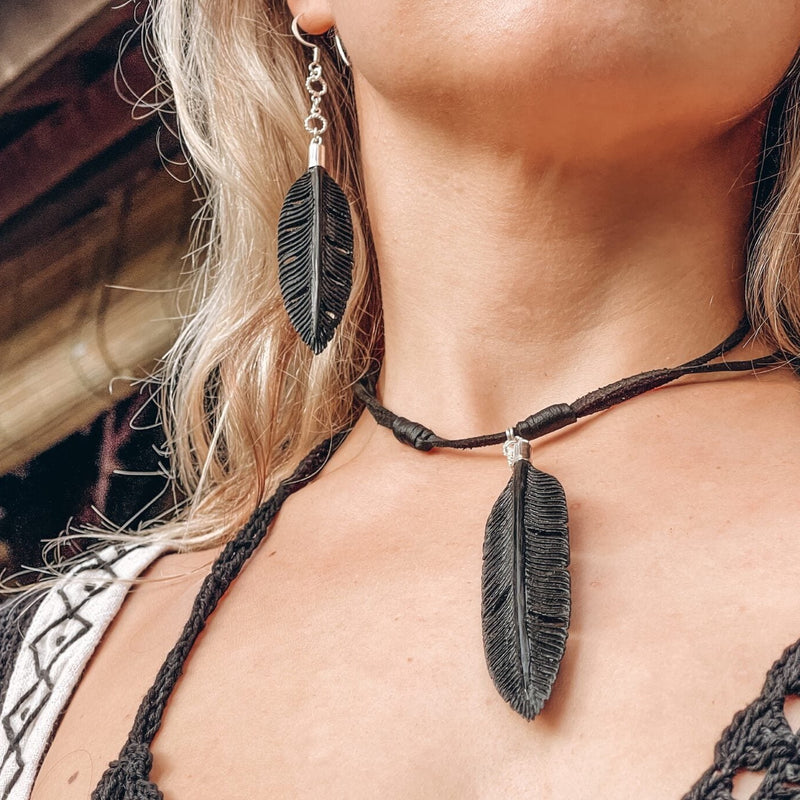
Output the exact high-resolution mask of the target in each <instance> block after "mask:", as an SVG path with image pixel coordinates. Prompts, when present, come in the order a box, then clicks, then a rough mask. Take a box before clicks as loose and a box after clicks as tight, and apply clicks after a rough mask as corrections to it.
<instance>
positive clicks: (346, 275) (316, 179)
mask: <svg viewBox="0 0 800 800" xmlns="http://www.w3.org/2000/svg"><path fill="white" fill-rule="evenodd" d="M297 20H298V17H295V18H294V19H293V20H292V33H293V34H294V35H295V37H296V38H297V39H298V41H300V42H301V43H302V44H303V45H305V46H306V47H310V48H312V50H313V56H312V59H311V63H310V64H309V65H308V77H307V78H306V89H307V90H308V93H309V95H310V97H311V110H310V111H309V114H308V116H307V117H306V120H305V129H306V130H307V131H308V132H309V133H310V134H311V142H310V144H309V148H308V170H306V172H304V173H303V175H301V176H300V178H298V179H297V181H295V183H294V184H293V185H292V187H291V188H290V189H289V191H288V192H287V194H286V199H285V200H284V201H283V207H282V208H281V213H280V217H279V219H278V280H279V282H280V287H281V294H282V296H283V303H284V305H285V307H286V311H287V313H288V315H289V319H290V321H291V323H292V325H293V326H294V328H295V330H296V331H297V333H298V334H299V336H300V338H301V339H302V340H303V341H304V342H305V343H306V344H307V345H308V346H309V347H310V348H311V349H312V350H313V351H314V353H315V354H317V353H321V352H322V351H323V350H324V349H325V348H326V347H327V345H328V343H329V342H330V340H331V339H332V338H333V334H334V331H335V330H336V328H337V327H338V325H339V323H340V322H341V321H342V317H343V316H344V312H345V308H346V307H347V300H348V298H349V296H350V290H351V288H352V285H353V223H352V220H351V218H350V206H349V203H348V202H347V197H346V196H345V194H344V192H343V191H342V188H341V187H340V186H339V184H338V183H336V181H335V180H334V179H333V178H332V177H331V176H330V175H329V174H328V173H327V172H326V170H325V147H324V146H323V144H322V134H323V133H325V131H326V130H327V129H328V121H327V120H326V119H325V117H324V116H323V115H322V113H321V112H320V108H319V107H320V101H321V99H322V96H323V95H324V94H326V93H327V91H328V87H327V84H326V83H325V81H324V79H323V77H322V64H321V63H320V60H319V59H320V50H319V47H317V46H316V45H314V44H312V43H311V42H308V41H306V40H305V39H304V38H303V37H302V36H301V35H300V30H299V28H298V24H297ZM337 46H338V47H339V52H340V53H341V55H342V58H343V60H344V61H345V63H347V64H348V65H349V62H347V60H346V57H345V55H344V51H343V48H342V47H341V44H340V42H339V41H338V37H337Z"/></svg>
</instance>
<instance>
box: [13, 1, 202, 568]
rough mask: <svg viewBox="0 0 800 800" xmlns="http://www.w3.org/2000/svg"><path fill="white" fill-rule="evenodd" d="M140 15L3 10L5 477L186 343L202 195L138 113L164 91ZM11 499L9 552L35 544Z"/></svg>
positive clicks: (44, 6)
mask: <svg viewBox="0 0 800 800" xmlns="http://www.w3.org/2000/svg"><path fill="white" fill-rule="evenodd" d="M141 11H142V5H141V3H140V4H138V12H139V13H141ZM136 12H137V4H136V3H127V4H124V5H122V6H121V7H116V8H115V7H113V6H112V5H110V4H109V3H107V2H98V0H2V2H0V476H14V475H16V476H17V477H19V475H20V474H22V473H26V474H27V473H30V472H31V468H30V465H31V463H32V459H36V458H37V457H39V458H41V457H42V454H45V453H47V452H48V451H49V450H50V449H51V448H53V447H54V446H55V445H57V443H59V442H62V440H64V439H65V437H69V436H70V435H71V434H75V433H76V432H80V431H83V432H85V431H86V430H88V427H89V426H91V425H92V424H93V422H94V421H95V420H96V419H97V418H98V415H100V414H102V413H104V412H108V411H109V410H112V409H114V407H115V406H117V404H118V403H120V402H121V401H123V400H124V399H125V398H127V397H128V396H129V395H131V394H132V392H134V391H135V385H134V381H135V379H137V378H141V377H142V376H144V375H146V374H147V373H148V372H149V371H150V370H151V369H152V368H153V366H154V364H155V362H156V360H157V359H158V357H159V356H161V355H162V354H163V353H164V352H165V351H166V349H167V348H168V347H169V345H170V343H171V342H172V340H173V338H174V336H175V334H176V331H177V322H176V317H177V315H178V312H179V310H180V308H181V297H180V294H179V292H177V291H176V288H175V287H176V286H177V284H178V281H179V278H180V273H181V270H182V268H183V261H182V256H183V254H184V252H185V250H186V242H187V230H188V220H189V218H190V216H191V213H192V211H193V208H194V199H193V198H194V196H193V193H192V191H191V189H190V188H189V187H188V185H187V184H186V183H181V182H180V181H178V180H175V178H173V177H172V176H171V175H169V174H168V173H167V171H166V170H165V169H164V166H163V161H164V160H165V159H166V160H167V161H169V162H177V164H176V165H174V166H172V167H171V171H172V172H174V173H176V174H177V175H178V176H179V177H182V178H184V179H185V177H186V170H185V169H182V168H181V166H180V161H181V157H180V151H179V147H178V144H177V142H176V141H175V139H174V138H173V137H172V136H171V134H169V132H168V131H167V129H166V128H165V126H164V125H163V124H162V123H161V122H160V120H159V119H158V117H157V116H156V115H153V114H148V113H147V108H145V107H143V106H138V107H137V106H135V105H133V103H134V101H135V99H136V98H137V97H140V96H144V97H145V99H148V100H152V94H151V89H152V86H153V77H152V74H151V73H150V71H149V69H148V67H147V65H146V64H145V62H144V58H143V56H142V52H141V44H140V42H139V39H138V36H136V35H133V36H130V35H129V34H130V33H131V31H132V30H133V29H134V28H135V24H136V23H135V14H136ZM126 41H127V45H126V46H125V47H124V48H123V51H122V53H121V55H120V49H121V46H122V44H123V42H126ZM118 62H119V63H118ZM118 89H119V90H120V91H121V92H122V94H123V95H124V96H125V98H126V99H123V98H122V97H120V91H118ZM130 402H133V401H129V404H130ZM126 408H127V406H126ZM126 413H127V412H126ZM123 416H124V415H123ZM112 460H113V459H112ZM60 469H62V470H63V467H60ZM12 484H13V485H14V486H16V485H17V483H16V482H12V483H11V484H10V483H9V482H8V481H6V482H5V483H3V481H2V478H0V543H2V540H3V538H4V537H5V539H6V543H7V544H8V540H9V539H10V538H13V537H12V535H11V534H9V533H8V532H7V530H9V529H13V530H14V531H15V533H14V536H16V537H17V538H19V537H20V536H21V535H22V534H20V532H19V524H18V522H17V523H15V524H14V525H12V526H11V528H7V530H6V532H5V533H4V531H3V529H2V523H3V521H4V520H5V522H6V524H7V526H9V525H11V523H9V521H8V519H7V517H8V509H9V507H12V506H14V505H15V502H16V501H18V500H19V498H18V497H14V496H11V495H10V494H9V492H10V491H11V490H10V489H9V488H8V486H10V485H12ZM4 487H5V488H4ZM57 489H58V475H57V474H53V475H52V476H51V484H50V485H49V486H48V490H49V491H53V490H57ZM66 505H67V506H68V505H69V503H68V501H67V502H66ZM58 513H60V511H59V512H56V514H58ZM79 513H80V510H77V509H76V510H70V515H73V514H79ZM56 518H57V517H56ZM66 521H67V520H66V519H64V520H63V523H59V524H65V523H66ZM51 524H55V523H51ZM57 532H58V531H57V530H56V531H52V530H41V531H35V530H28V531H26V532H25V535H27V536H28V537H29V538H33V537H36V538H40V537H41V536H43V535H48V536H52V535H55V534H56V533H57ZM10 546H11V547H12V549H13V547H14V546H16V545H15V543H14V542H11V545H10ZM11 560H12V561H13V559H11ZM0 563H3V552H2V551H0Z"/></svg>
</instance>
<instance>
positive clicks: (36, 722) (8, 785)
mask: <svg viewBox="0 0 800 800" xmlns="http://www.w3.org/2000/svg"><path fill="white" fill-rule="evenodd" d="M168 549H170V545H168V544H165V543H161V542H157V543H138V542H136V543H125V544H112V545H109V546H107V547H105V548H103V549H101V550H97V551H95V552H92V553H88V554H87V555H86V557H85V558H84V559H83V560H82V561H81V563H80V564H79V565H78V566H77V567H75V568H73V569H72V571H71V572H70V577H67V578H62V579H61V580H60V581H59V582H58V584H57V585H55V586H53V587H52V588H50V589H49V590H48V591H47V592H46V594H44V596H43V598H42V600H41V602H40V604H39V607H38V608H37V610H36V611H35V613H34V615H33V618H32V620H31V622H30V625H29V627H28V629H27V631H26V632H25V634H24V638H23V640H22V643H21V645H20V648H19V652H18V653H17V657H16V661H15V662H14V664H13V670H12V671H11V675H10V678H9V680H8V687H7V689H6V692H5V696H4V697H3V702H2V711H0V728H1V729H0V756H1V757H2V758H1V760H0V798H2V800H28V798H29V797H30V794H31V791H32V789H33V783H34V781H35V779H36V774H37V772H38V770H39V766H40V765H41V762H42V759H43V758H44V755H45V753H46V752H47V748H48V747H49V746H50V742H51V740H52V737H53V734H54V732H55V726H56V724H57V722H58V721H59V719H60V717H61V713H62V712H63V711H64V709H65V708H66V705H67V703H68V702H69V699H70V697H71V696H72V693H73V691H74V689H75V687H76V686H77V684H78V681H79V680H80V677H81V675H82V674H83V670H84V668H85V667H86V664H87V663H88V661H89V659H90V657H91V655H92V653H93V652H94V650H95V648H96V647H97V645H98V644H99V642H100V639H101V638H102V636H103V633H104V632H105V630H106V628H107V627H108V625H109V623H110V622H111V620H112V619H113V618H114V616H115V614H116V613H117V611H118V610H119V608H120V606H121V605H122V603H123V601H124V599H125V596H126V594H127V592H128V590H129V588H130V585H129V584H127V583H124V582H122V583H114V582H109V579H116V578H122V579H129V578H135V577H136V576H137V575H139V574H140V573H141V572H142V571H143V570H144V569H145V568H146V567H147V566H148V565H149V564H151V563H152V562H153V561H154V560H155V559H156V558H157V557H158V556H160V555H161V554H162V553H164V552H165V551H167V550H168Z"/></svg>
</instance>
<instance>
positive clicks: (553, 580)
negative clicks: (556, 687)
mask: <svg viewBox="0 0 800 800" xmlns="http://www.w3.org/2000/svg"><path fill="white" fill-rule="evenodd" d="M512 469H513V475H512V477H511V479H510V480H509V482H508V484H507V486H506V487H505V489H503V491H502V493H501V494H500V496H499V497H498V498H497V501H496V502H495V504H494V507H493V508H492V511H491V514H490V515H489V519H488V520H487V522H486V536H485V538H484V542H483V574H482V587H481V588H482V619H483V644H484V649H485V651H486V663H487V665H488V667H489V673H490V674H491V676H492V680H493V681H494V684H495V686H496V687H497V690H498V691H499V692H500V694H501V695H502V697H503V699H504V700H506V701H507V702H508V703H510V705H511V707H512V708H513V709H514V710H515V711H516V712H517V713H519V714H521V715H522V716H523V717H525V718H526V719H533V717H535V716H536V715H537V714H538V713H539V712H540V711H541V710H542V708H543V707H544V704H545V701H546V700H547V699H548V697H550V691H551V689H552V687H553V682H554V681H555V679H556V675H557V674H558V668H559V666H560V664H561V659H562V657H563V655H564V648H565V645H566V641H567V629H568V628H569V618H570V605H571V599H570V577H569V572H568V571H567V566H568V565H569V532H568V529H567V501H566V497H565V495H564V489H563V488H562V486H561V484H560V483H559V482H558V480H557V479H556V478H554V477H553V476H552V475H548V474H547V473H546V472H541V471H540V470H538V469H536V468H535V467H534V466H533V465H532V464H531V463H530V461H528V460H527V459H525V458H522V459H520V460H518V461H516V463H514V465H513V467H512Z"/></svg>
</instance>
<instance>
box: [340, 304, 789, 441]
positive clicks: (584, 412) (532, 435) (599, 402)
mask: <svg viewBox="0 0 800 800" xmlns="http://www.w3.org/2000/svg"><path fill="white" fill-rule="evenodd" d="M749 330H750V321H749V319H748V318H747V316H744V317H743V318H742V319H741V321H740V322H739V324H738V326H737V327H736V330H734V331H733V332H732V333H731V334H730V335H729V336H727V337H726V338H725V340H724V341H722V342H720V343H719V344H718V345H717V346H716V347H714V348H712V349H711V350H709V351H708V352H707V353H705V354H703V355H702V356H698V357H697V358H693V359H691V360H690V361H687V362H685V363H684V364H681V365H680V366H677V367H662V368H660V369H653V370H648V371H646V372H640V373H638V374H636V375H631V376H630V377H627V378H622V379H621V380H618V381H615V382H614V383H610V384H608V385H606V386H603V387H601V388H599V389H595V390H594V391H592V392H589V393H588V394H585V395H583V396H582V397H579V398H578V399H577V400H575V401H574V402H572V403H556V404H554V405H550V406H546V407H545V408H543V409H541V410H540V411H537V412H535V413H534V414H531V415H530V416H529V417H526V418H525V419H524V420H522V421H520V422H518V423H517V424H516V425H514V426H513V432H514V433H515V434H516V435H518V436H521V437H522V438H524V439H529V440H530V439H538V438H539V437H541V436H545V435H546V434H548V433H552V432H553V431H557V430H560V429H561V428H564V427H566V426H567V425H571V424H573V423H575V422H577V421H578V420H579V419H580V418H581V417H586V416H589V415H590V414H596V413H597V412H598V411H605V410H606V409H608V408H611V407H612V406H615V405H617V404H619V403H622V402H624V401H625V400H630V399H631V398H633V397H636V396H637V395H640V394H644V393H645V392H648V391H650V390H651V389H656V388H658V387H660V386H664V385H666V384H668V383H671V382H672V381H674V380H677V379H678V378H681V377H683V376H684V375H696V374H702V373H710V372H743V371H745V370H750V369H762V368H764V367H767V366H774V365H776V364H778V363H781V362H788V363H790V364H792V365H793V366H795V365H797V364H798V361H800V359H798V357H796V356H791V355H789V354H788V353H786V352H784V351H783V350H777V351H775V352H774V353H771V354H770V355H767V356H762V357H760V358H755V359H752V360H749V361H722V362H719V363H715V364H710V363H709V362H710V361H712V360H713V359H715V358H718V357H720V356H722V355H724V354H725V353H727V352H728V351H729V350H732V349H733V348H734V347H736V345H737V344H739V343H740V342H741V341H742V340H743V339H744V337H745V336H746V335H747V332H748V331H749ZM376 377H377V376H376V375H375V374H372V375H370V376H367V377H366V378H363V379H362V380H361V381H359V382H358V383H356V384H355V385H354V387H353V391H354V393H355V395H356V397H357V398H358V399H359V400H360V401H361V402H363V403H364V405H365V407H366V408H367V410H368V411H369V412H370V414H372V416H373V418H374V419H375V422H377V423H378V425H381V426H383V427H384V428H389V429H390V430H391V431H392V433H393V434H394V435H395V437H396V438H397V439H398V440H399V441H401V442H403V444H407V445H410V446H411V447H414V448H416V449H417V450H432V449H433V448H434V447H446V448H450V449H454V450H471V449H473V448H477V447H488V446H490V445H497V444H502V443H503V442H504V441H506V439H507V434H506V432H505V431H502V432H498V433H490V434H485V435H483V436H472V437H468V438H464V439H445V438H443V437H441V436H438V435H437V434H436V433H434V432H433V431H432V430H431V429H430V428H427V427H425V426H424V425H422V424H421V423H419V422H414V421H413V420H410V419H406V418H405V417H401V416H399V415H397V414H394V413H393V412H391V411H389V409H387V408H385V407H384V406H382V405H381V404H380V402H379V401H378V398H377V396H376V393H375V383H376Z"/></svg>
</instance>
